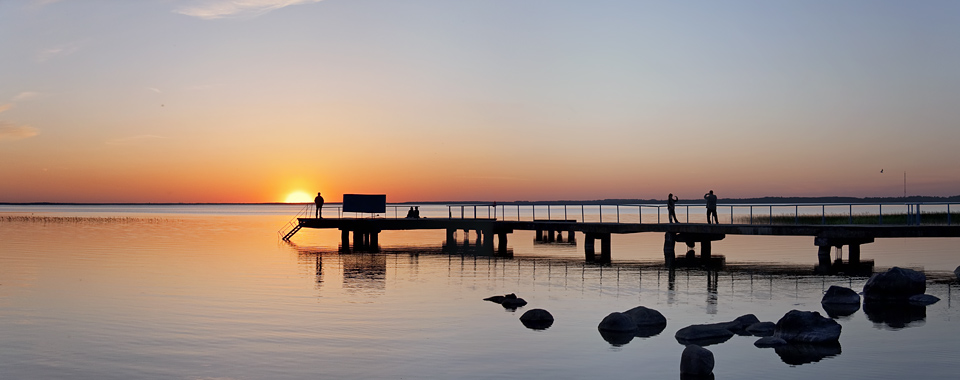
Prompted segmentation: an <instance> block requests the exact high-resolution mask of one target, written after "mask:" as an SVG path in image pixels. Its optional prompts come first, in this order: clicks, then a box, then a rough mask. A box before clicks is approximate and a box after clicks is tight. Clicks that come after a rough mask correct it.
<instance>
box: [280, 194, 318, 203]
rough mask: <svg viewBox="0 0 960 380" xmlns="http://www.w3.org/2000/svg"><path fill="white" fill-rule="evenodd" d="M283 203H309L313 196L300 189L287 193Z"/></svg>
mask: <svg viewBox="0 0 960 380" xmlns="http://www.w3.org/2000/svg"><path fill="white" fill-rule="evenodd" d="M283 202H284V203H310V202H313V197H312V196H311V195H310V194H307V193H304V192H302V191H294V192H292V193H290V194H289V195H287V200H285V201H283Z"/></svg>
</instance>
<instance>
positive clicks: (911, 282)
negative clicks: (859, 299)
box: [863, 267, 927, 301]
mask: <svg viewBox="0 0 960 380" xmlns="http://www.w3.org/2000/svg"><path fill="white" fill-rule="evenodd" d="M926 291H927V276H924V274H923V273H920V272H917V271H915V270H912V269H904V268H899V267H893V268H890V269H889V270H887V271H886V272H884V273H875V274H874V275H873V276H871V277H870V279H869V280H867V283H866V284H865V285H863V297H864V298H865V299H869V300H877V301H897V300H906V299H907V298H910V296H913V295H917V294H923V293H924V292H926Z"/></svg>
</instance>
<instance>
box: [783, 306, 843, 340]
mask: <svg viewBox="0 0 960 380" xmlns="http://www.w3.org/2000/svg"><path fill="white" fill-rule="evenodd" d="M840 330H841V327H840V324H839V323H837V321H834V320H832V319H830V318H826V317H823V316H821V315H820V313H818V312H815V311H799V310H790V311H789V312H787V314H786V315H784V316H783V318H780V320H779V321H777V327H776V329H775V330H774V332H773V336H774V337H777V338H780V339H783V340H785V341H787V342H791V343H827V342H836V341H838V340H839V339H840Z"/></svg>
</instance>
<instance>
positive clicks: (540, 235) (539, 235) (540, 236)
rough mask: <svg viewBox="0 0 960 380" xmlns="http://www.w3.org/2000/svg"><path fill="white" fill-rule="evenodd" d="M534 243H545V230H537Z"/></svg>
mask: <svg viewBox="0 0 960 380" xmlns="http://www.w3.org/2000/svg"><path fill="white" fill-rule="evenodd" d="M533 241H543V230H541V229H539V228H538V229H537V231H536V235H534V236H533Z"/></svg>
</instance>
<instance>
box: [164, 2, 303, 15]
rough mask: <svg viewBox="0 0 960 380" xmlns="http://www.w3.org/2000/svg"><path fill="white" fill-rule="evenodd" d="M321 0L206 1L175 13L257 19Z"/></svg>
mask: <svg viewBox="0 0 960 380" xmlns="http://www.w3.org/2000/svg"><path fill="white" fill-rule="evenodd" d="M320 1H321V0H205V1H201V2H200V4H197V5H194V6H186V7H181V8H178V9H176V10H174V12H176V13H180V14H183V15H187V16H193V17H199V18H202V19H205V20H213V19H218V18H225V17H256V16H259V15H262V14H264V13H267V12H270V11H273V10H276V9H280V8H283V7H288V6H291V5H298V4H311V3H318V2H320Z"/></svg>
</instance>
